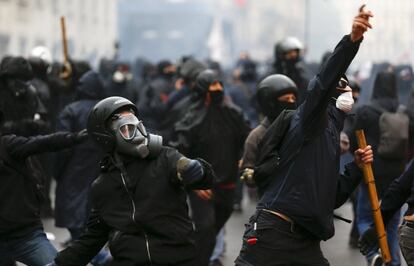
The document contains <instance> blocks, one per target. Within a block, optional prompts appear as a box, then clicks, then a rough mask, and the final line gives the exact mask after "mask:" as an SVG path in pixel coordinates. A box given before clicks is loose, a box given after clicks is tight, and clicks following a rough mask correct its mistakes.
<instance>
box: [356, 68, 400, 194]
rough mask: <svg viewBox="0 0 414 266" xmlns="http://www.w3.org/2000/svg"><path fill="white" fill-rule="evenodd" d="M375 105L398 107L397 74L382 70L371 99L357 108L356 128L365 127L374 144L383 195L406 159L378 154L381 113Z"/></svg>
mask: <svg viewBox="0 0 414 266" xmlns="http://www.w3.org/2000/svg"><path fill="white" fill-rule="evenodd" d="M373 105H376V106H378V105H379V106H380V107H382V108H383V109H385V110H388V111H389V112H395V111H396V110H397V108H398V98H397V88H396V79H395V75H394V74H393V73H391V72H381V73H379V74H378V75H377V77H376V79H375V83H374V89H373V92H372V98H371V101H370V102H369V103H368V104H366V105H363V106H361V107H360V108H358V109H357V111H356V115H355V124H354V130H353V132H355V130H358V129H363V130H364V133H365V138H366V140H367V143H369V144H370V145H371V146H372V150H373V153H374V158H375V160H374V162H373V171H374V176H375V182H376V186H377V191H378V195H379V196H380V197H382V195H383V193H384V192H385V190H386V188H387V187H388V186H389V184H390V183H391V181H392V180H393V179H395V178H397V177H398V176H399V175H400V174H401V173H402V172H403V170H404V164H405V160H390V159H384V158H381V157H380V156H377V152H378V151H377V149H378V144H379V138H380V129H379V118H380V116H381V113H380V112H379V111H377V110H376V109H374V107H373ZM351 144H352V149H354V150H355V149H357V142H356V139H355V137H353V138H351Z"/></svg>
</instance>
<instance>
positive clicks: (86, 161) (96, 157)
mask: <svg viewBox="0 0 414 266" xmlns="http://www.w3.org/2000/svg"><path fill="white" fill-rule="evenodd" d="M103 90H104V88H103V85H102V81H101V79H100V77H99V75H98V74H97V73H95V72H93V71H89V72H87V73H86V74H84V75H83V76H82V77H81V79H80V80H79V86H78V87H77V92H78V100H77V101H74V102H73V103H70V104H69V105H67V106H66V107H65V108H64V109H63V111H62V112H61V114H60V115H59V119H58V122H57V126H56V127H57V130H58V131H69V132H77V131H81V130H83V129H85V128H86V124H87V120H88V115H89V112H90V110H91V109H92V108H93V106H94V105H95V104H96V103H97V102H98V101H99V100H100V99H101V98H102V95H103ZM101 158H102V152H101V151H100V150H99V149H98V148H97V147H96V146H95V145H94V144H93V143H92V140H88V141H85V142H83V143H82V144H79V145H77V146H76V147H73V148H71V149H67V150H65V151H62V152H60V153H58V154H57V156H56V157H55V159H56V162H55V164H54V166H55V178H56V179H57V186H56V199H55V222H56V225H57V226H59V227H66V228H83V227H84V226H85V223H86V220H87V215H88V211H89V206H88V203H89V192H90V186H91V184H92V182H93V181H94V180H95V179H96V178H97V177H98V175H99V161H100V160H101Z"/></svg>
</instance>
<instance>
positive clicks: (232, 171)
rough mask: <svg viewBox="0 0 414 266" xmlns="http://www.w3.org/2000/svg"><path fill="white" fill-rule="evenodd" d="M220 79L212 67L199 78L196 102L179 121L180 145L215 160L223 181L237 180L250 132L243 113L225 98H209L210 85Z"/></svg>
mask: <svg viewBox="0 0 414 266" xmlns="http://www.w3.org/2000/svg"><path fill="white" fill-rule="evenodd" d="M215 81H219V82H221V81H220V79H219V77H218V75H217V74H216V73H215V72H213V71H212V70H204V71H203V72H201V73H200V74H199V75H198V77H197V80H196V87H195V93H196V94H197V100H196V102H195V103H194V104H193V105H192V106H191V107H190V110H189V111H188V112H187V114H186V116H184V118H183V119H182V120H181V121H179V122H178V123H176V125H175V130H176V132H177V134H178V148H179V149H180V150H181V151H182V152H183V153H184V154H188V156H190V157H200V158H202V159H204V160H206V161H208V162H209V163H211V165H212V167H213V169H214V171H215V172H216V174H217V177H218V179H219V182H220V183H232V182H235V181H236V179H237V177H238V161H239V160H240V159H241V156H242V151H243V143H244V141H245V139H246V137H247V135H248V133H249V131H250V127H249V124H248V122H247V121H246V120H245V119H244V116H243V113H242V112H241V110H239V109H238V108H237V107H236V106H234V105H232V104H231V103H229V102H227V101H226V100H225V99H223V100H222V101H219V102H215V103H214V102H213V101H212V100H211V99H209V97H211V96H209V95H210V93H209V92H208V89H209V87H210V85H211V84H212V83H213V82H215Z"/></svg>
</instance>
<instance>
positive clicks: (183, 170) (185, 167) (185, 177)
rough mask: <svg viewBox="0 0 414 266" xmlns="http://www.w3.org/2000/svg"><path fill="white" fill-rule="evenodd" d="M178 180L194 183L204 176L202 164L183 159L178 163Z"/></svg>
mask: <svg viewBox="0 0 414 266" xmlns="http://www.w3.org/2000/svg"><path fill="white" fill-rule="evenodd" d="M177 173H178V178H179V179H181V180H182V181H184V183H193V182H194V181H197V180H200V179H201V178H202V177H203V176H204V170H203V166H202V165H201V163H200V162H199V161H197V160H191V159H188V158H186V157H181V158H180V159H179V160H178V162H177Z"/></svg>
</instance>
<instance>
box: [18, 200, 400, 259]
mask: <svg viewBox="0 0 414 266" xmlns="http://www.w3.org/2000/svg"><path fill="white" fill-rule="evenodd" d="M254 208H255V204H254V203H251V202H249V201H248V200H247V199H244V201H243V212H241V213H234V214H233V215H232V217H231V218H230V220H229V222H228V223H227V225H226V246H225V254H224V256H223V258H222V262H223V265H225V266H230V265H234V263H233V261H234V259H235V258H236V257H237V255H238V253H239V250H240V247H241V238H242V235H243V232H244V224H245V223H246V222H247V221H248V219H249V217H250V215H251V214H253V212H254ZM335 213H337V214H339V215H341V216H342V217H345V218H349V219H352V213H351V205H350V204H349V203H347V204H345V205H344V206H342V207H341V208H340V209H338V210H336V211H335ZM44 225H45V231H47V232H50V233H52V234H53V235H54V237H55V240H53V241H52V242H53V244H54V245H55V246H56V247H57V248H58V249H61V243H62V242H63V241H65V240H66V239H67V238H68V237H69V234H68V232H67V231H66V230H65V229H61V228H56V227H55V226H54V220H53V219H45V220H44ZM335 229H336V233H335V236H334V237H333V238H332V239H329V240H328V241H326V242H323V243H322V249H323V252H324V254H325V257H326V258H327V259H328V260H329V262H330V264H331V265H333V266H359V265H361V266H365V265H367V263H366V262H365V260H364V257H363V256H362V255H361V254H360V253H359V251H358V250H356V249H350V248H349V246H348V241H349V232H350V230H351V225H350V224H348V223H345V222H342V221H339V220H337V221H335ZM292 255H294V254H292ZM402 260H403V259H402ZM20 265H21V264H20ZM402 265H403V266H406V264H405V262H403V263H402Z"/></svg>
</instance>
